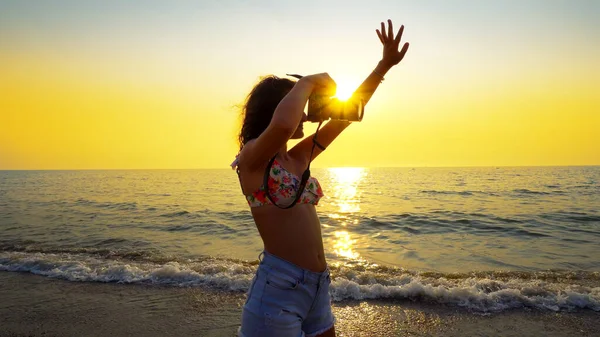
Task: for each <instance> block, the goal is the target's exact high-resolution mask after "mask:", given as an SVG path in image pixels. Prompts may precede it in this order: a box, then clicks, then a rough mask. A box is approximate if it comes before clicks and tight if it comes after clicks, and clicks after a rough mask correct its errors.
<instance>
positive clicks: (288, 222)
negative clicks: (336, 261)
mask: <svg viewBox="0 0 600 337" xmlns="http://www.w3.org/2000/svg"><path fill="white" fill-rule="evenodd" d="M252 216H253V217H254V221H255V223H256V226H257V228H258V232H259V233H260V236H261V238H262V240H263V244H264V248H265V250H266V251H267V252H269V253H271V254H273V255H276V256H278V257H280V258H282V259H284V260H287V261H289V262H291V263H293V264H295V265H297V266H299V267H302V268H304V269H308V270H310V271H314V272H322V271H324V270H325V268H326V267H327V263H326V261H325V255H324V251H323V239H322V237H321V223H320V221H319V217H318V216H317V211H316V209H315V206H314V205H312V204H297V205H295V206H294V207H292V208H289V209H280V208H277V207H276V206H273V205H264V206H260V207H254V208H252Z"/></svg>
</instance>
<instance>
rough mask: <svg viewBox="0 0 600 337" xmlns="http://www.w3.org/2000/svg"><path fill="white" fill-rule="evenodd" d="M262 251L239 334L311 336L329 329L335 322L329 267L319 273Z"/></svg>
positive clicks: (280, 336)
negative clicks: (330, 291) (330, 294)
mask: <svg viewBox="0 0 600 337" xmlns="http://www.w3.org/2000/svg"><path fill="white" fill-rule="evenodd" d="M261 255H263V258H262V259H261V261H260V264H259V266H258V269H257V271H256V275H255V276H254V278H253V279H252V283H251V285H250V289H249V290H248V298H247V299H246V303H245V304H244V308H243V311H242V326H241V327H240V328H239V329H238V336H239V337H255V336H261V337H270V336H277V337H288V336H289V337H301V336H306V337H312V336H316V335H318V334H321V333H323V332H325V331H327V330H329V329H330V328H331V327H332V326H333V324H334V322H335V318H334V317H333V313H332V312H331V297H330V296H329V284H330V283H331V278H330V276H329V268H326V269H325V271H323V272H320V273H316V272H313V271H310V270H306V269H303V268H301V267H299V266H297V265H295V264H293V263H291V262H289V261H286V260H284V259H282V258H280V257H277V256H275V255H273V254H270V253H268V252H267V251H264V252H263V253H261ZM259 259H260V256H259Z"/></svg>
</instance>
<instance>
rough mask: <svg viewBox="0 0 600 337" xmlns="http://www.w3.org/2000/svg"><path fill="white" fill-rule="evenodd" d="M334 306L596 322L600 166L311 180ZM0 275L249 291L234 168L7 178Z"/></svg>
mask: <svg viewBox="0 0 600 337" xmlns="http://www.w3.org/2000/svg"><path fill="white" fill-rule="evenodd" d="M312 172H313V175H314V176H315V177H317V178H318V179H319V181H320V183H321V185H322V187H323V191H324V193H325V197H324V198H322V199H321V201H320V203H319V205H318V206H317V211H318V213H319V216H320V219H321V223H322V232H323V240H324V244H325V252H326V256H327V259H328V262H329V264H330V266H331V268H332V276H333V283H332V287H331V293H332V295H333V298H334V300H336V301H337V300H344V299H361V300H366V299H371V298H410V299H413V300H424V301H433V302H439V303H446V304H453V305H459V306H464V307H468V308H470V309H472V310H477V311H483V312H488V311H500V310H504V309H508V308H515V307H536V308H542V309H548V310H557V311H560V310H572V309H577V308H585V309H592V310H596V311H600V167H529V168H522V167H520V168H505V167H502V168H415V169H410V168H331V169H313V170H312ZM0 233H1V234H0V270H5V271H26V272H31V273H35V274H40V275H46V276H50V277H59V278H64V279H67V280H72V281H100V282H125V283H141V284H163V285H173V286H200V287H208V288H216V289H221V290H223V291H245V290H247V287H248V286H249V283H250V281H251V278H252V276H253V273H254V271H255V270H256V262H257V257H258V254H259V253H260V251H261V250H262V242H261V240H260V237H259V235H258V232H257V230H256V227H255V226H254V223H253V221H252V217H251V215H250V211H249V207H248V205H247V203H246V201H245V199H244V197H243V196H242V194H241V191H240V188H239V183H238V180H237V176H236V175H235V173H234V172H233V171H231V170H174V171H169V170H149V171H144V170H140V171H0Z"/></svg>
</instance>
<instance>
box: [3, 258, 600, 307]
mask: <svg viewBox="0 0 600 337" xmlns="http://www.w3.org/2000/svg"><path fill="white" fill-rule="evenodd" d="M256 267H257V261H255V262H249V261H241V260H235V259H220V258H212V257H204V258H200V259H196V260H181V261H176V260H167V261H162V262H158V261H152V260H150V259H140V260H131V259H126V258H115V259H106V258H102V257H99V256H97V255H90V254H84V253H40V252H36V253H34V252H17V251H3V252H0V270H2V271H13V272H29V273H32V274H37V275H42V276H47V277H53V278H61V279H65V280H69V281H77V282H116V283H131V284H151V285H167V286H176V287H206V288H212V289H219V290H222V291H230V292H245V291H247V290H248V287H249V286H250V283H251V281H252V278H253V276H254V273H255V271H256ZM331 270H332V283H331V288H330V292H331V295H332V299H333V300H334V301H343V300H348V299H353V300H369V299H409V300H413V301H424V302H433V303H440V304H447V305H456V306H460V307H464V308H467V309H469V310H473V311H479V312H499V311H504V310H508V309H513V308H523V307H525V308H537V309H542V310H551V311H570V310H575V309H590V310H594V311H600V286H599V284H600V273H598V272H585V271H580V272H568V271H546V272H518V271H515V272H504V271H492V272H473V273H464V274H460V273H450V274H444V273H432V272H415V271H409V270H405V269H402V268H395V267H382V266H375V265H371V266H365V265H360V266H353V267H348V266H335V265H334V266H331Z"/></svg>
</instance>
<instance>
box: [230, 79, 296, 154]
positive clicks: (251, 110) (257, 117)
mask: <svg viewBox="0 0 600 337" xmlns="http://www.w3.org/2000/svg"><path fill="white" fill-rule="evenodd" d="M294 84H296V82H295V81H292V80H290V79H287V78H279V77H277V76H274V75H270V76H266V77H263V78H262V79H261V80H260V81H259V82H258V83H257V84H256V85H255V86H254V88H252V91H250V94H248V97H247V98H246V102H245V103H244V106H243V108H242V129H241V130H240V135H239V137H238V142H239V145H240V150H241V149H242V147H243V146H244V145H245V144H246V143H247V142H248V141H249V140H251V139H254V138H258V136H260V134H261V133H263V131H265V129H266V128H267V126H269V123H271V119H272V118H273V113H274V112H275V108H276V107H277V105H278V104H279V102H281V100H282V99H283V97H285V95H287V94H288V92H290V90H291V89H292V87H293V86H294Z"/></svg>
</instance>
